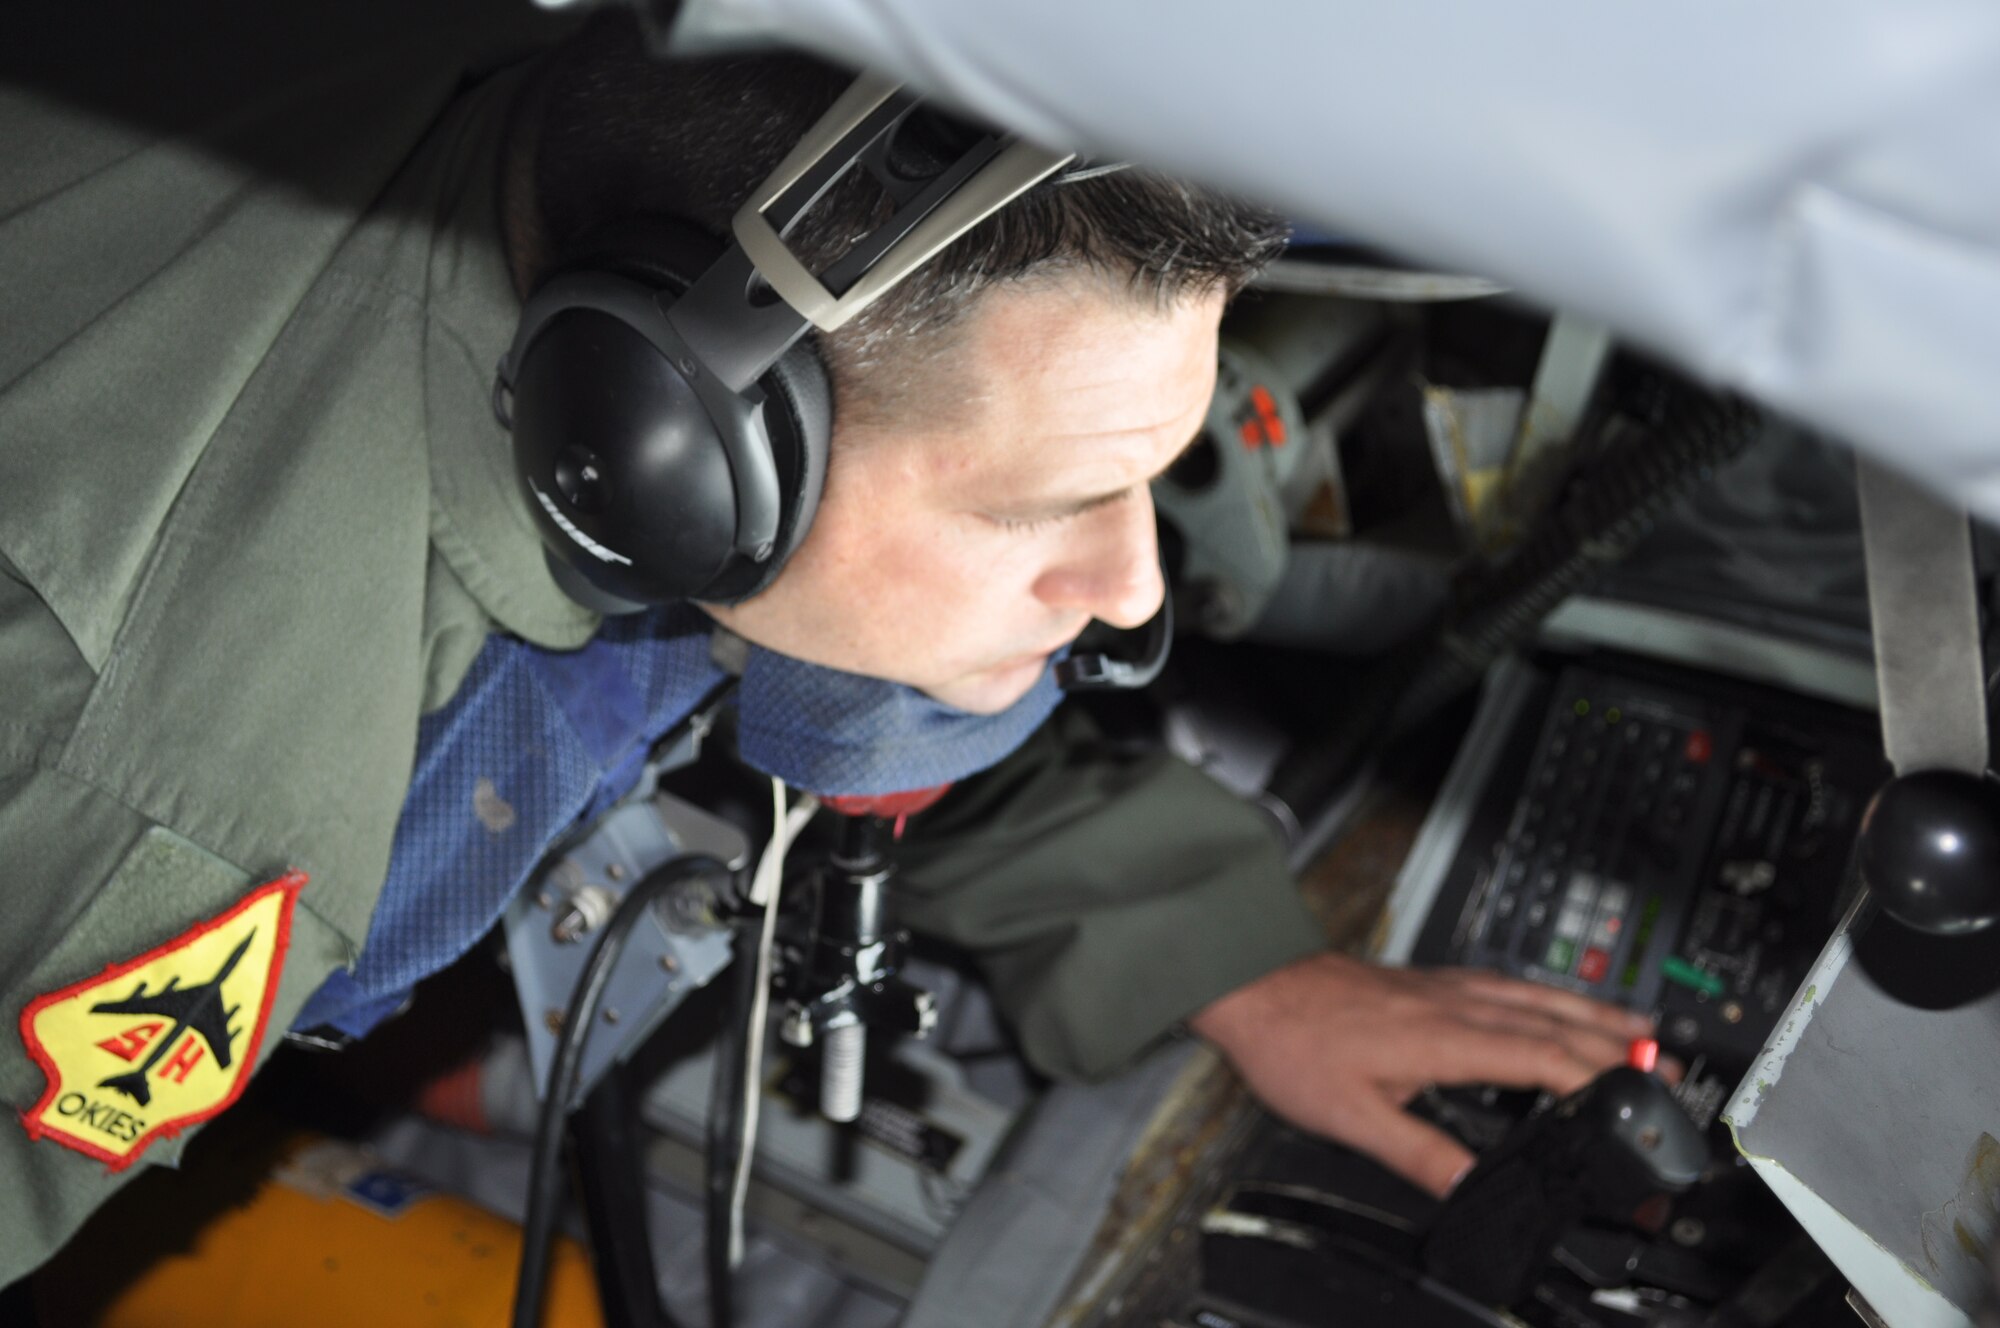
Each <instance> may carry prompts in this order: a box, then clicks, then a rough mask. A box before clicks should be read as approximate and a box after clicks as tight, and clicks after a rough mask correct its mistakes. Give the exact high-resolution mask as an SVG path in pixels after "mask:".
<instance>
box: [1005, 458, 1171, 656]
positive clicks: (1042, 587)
mask: <svg viewBox="0 0 2000 1328" xmlns="http://www.w3.org/2000/svg"><path fill="white" fill-rule="evenodd" d="M1090 517H1092V518H1095V520H1090V519H1086V522H1085V523H1084V528H1083V529H1082V530H1080V531H1079V532H1078V533H1079V535H1080V536H1082V538H1081V540H1080V541H1079V543H1078V545H1077V546H1075V547H1074V548H1073V550H1072V552H1071V555H1070V557H1069V558H1067V559H1066V560H1064V561H1063V562H1062V563H1061V564H1059V565H1058V566H1056V567H1053V568H1051V569H1049V570H1048V571H1047V572H1045V573H1043V574H1042V577H1041V579H1040V581H1039V582H1038V583H1037V585H1036V593H1037V595H1038V597H1039V598H1040V599H1041V600H1042V601H1043V602H1044V603H1046V604H1049V605H1051V606H1053V607H1055V608H1059V609H1064V610H1068V611H1071V612H1077V611H1081V612H1083V613H1086V614H1088V615H1089V616H1091V617H1093V618H1096V619H1098V620H1099V621H1101V622H1106V623H1109V624H1111V625H1112V626H1113V627H1138V626H1140V625H1141V624H1143V623H1145V622H1146V621H1147V620H1148V619H1150V618H1151V617H1152V616H1153V615H1154V614H1155V613H1158V612H1159V610H1160V601H1161V599H1162V598H1164V597H1165V595H1166V582H1165V581H1164V580H1163V579H1162V578H1161V576H1160V544H1159V535H1158V532H1157V531H1156V530H1155V528H1154V524H1153V495H1152V493H1151V491H1150V490H1148V489H1145V488H1141V489H1140V490H1139V491H1138V493H1136V494H1135V495H1133V496H1132V497H1130V498H1127V499H1125V500H1124V501H1123V502H1117V503H1111V504H1108V505H1106V506H1105V507H1101V508H1099V509H1098V510H1097V511H1095V512H1093V513H1091V514H1090Z"/></svg>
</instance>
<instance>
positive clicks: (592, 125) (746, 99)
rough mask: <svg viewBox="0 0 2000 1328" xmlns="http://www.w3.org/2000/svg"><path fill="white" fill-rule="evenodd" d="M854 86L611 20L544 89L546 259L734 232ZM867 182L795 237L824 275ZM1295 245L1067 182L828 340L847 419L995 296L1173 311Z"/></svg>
mask: <svg viewBox="0 0 2000 1328" xmlns="http://www.w3.org/2000/svg"><path fill="white" fill-rule="evenodd" d="M852 78H853V76H852V75H851V74H849V73H846V72H843V71H841V70H839V69H837V68H835V67H833V66H831V65H827V64H824V63H821V62H819V61H817V60H813V59H809V58H806V57H803V56H774V55H760V56H755V57H739V58H720V59H700V60H677V61H672V62H665V61H660V60H657V59H654V58H652V57H649V56H648V55H647V54H646V52H645V50H644V48H643V45H642V43H641V41H640V38H639V36H638V32H637V28H636V25H635V24H634V23H633V22H632V21H631V20H630V18H629V17H628V16H626V15H623V14H606V15H602V16H599V17H598V18H596V19H594V20H593V21H592V22H591V23H590V24H588V25H586V27H585V28H584V29H583V30H582V31H581V32H580V33H579V34H578V35H577V36H576V37H575V38H573V39H572V40H571V41H570V43H568V44H567V45H566V47H565V48H564V49H563V50H562V51H560V52H559V53H557V55H556V57H555V59H554V63H553V65H552V67H551V69H550V70H549V72H548V74H547V78H546V82H545V83H544V85H543V88H542V93H541V95H542V112H541V122H540V127H539V132H538V134H537V145H536V166H535V195H536V200H537V204H538V206H539V208H540V211H541V217H540V222H541V232H542V235H543V239H544V244H545V248H546V250H547V251H548V252H549V253H550V254H552V255H559V254H561V253H563V252H564V251H566V250H569V249H572V248H573V247H575V246H576V245H578V244H581V243H583V242H584V240H585V237H587V236H588V235H589V233H590V232H591V231H593V230H596V229H597V228H599V227H602V226H604V225H606V224H608V223H610V222H613V221H614V220H617V219H620V218H624V217H629V216H633V215H646V214H652V215H674V216H680V217H684V218H687V219H689V220H691V221H693V222H694V223H696V224H697V225H699V226H701V227H703V228H704V229H706V230H709V231H711V232H713V233H714V234H716V235H718V236H723V235H727V234H728V231H729V223H730V219H731V217H732V216H733V215H734V213H735V211H736V209H737V207H738V206H739V205H740V204H741V203H742V200H743V199H744V198H745V197H747V196H748V195H749V193H750V191H751V190H752V189H753V188H755V187H756V186H757V185H758V184H759V183H761V182H762V181H763V179H764V178H765V177H766V176H767V175H769V174H770V172H771V170H772V169H773V168H774V167H775V166H776V165H777V163H778V160H779V158H780V157H782V156H783V155H784V154H785V153H786V152H788V151H789V150H790V149H791V148H792V146H793V145H794V144H795V143H797V142H798V140H799V139H800V138H801V137H802V136H803V135H804V133H805V131H806V129H807V128H808V127H810V126H811V124H812V122H813V121H814V120H816V119H817V118H818V117H819V116H820V115H821V114H822V113H823V112H824V111H825V110H826V108H827V107H828V106H830V105H832V104H833V101H834V99H835V97H837V96H838V95H839V94H840V92H841V90H842V89H843V88H845V87H846V86H847V85H848V83H850V82H851V81H852ZM861 174H862V173H861V172H858V171H857V172H850V173H849V178H848V179H847V180H845V181H843V182H842V185H841V186H838V187H836V188H835V189H834V190H832V191H830V192H829V194H828V196H827V197H826V198H825V199H824V200H822V201H821V203H820V204H819V205H818V206H816V207H815V208H813V209H812V210H811V211H809V212H808V213H807V215H806V216H805V217H804V218H802V219H801V221H800V222H799V224H798V225H797V226H796V227H795V228H794V230H793V231H792V233H791V234H789V235H788V237H787V239H788V240H789V242H790V243H791V244H792V246H793V247H794V249H796V250H797V251H798V252H799V254H800V257H801V258H802V259H804V261H805V262H806V264H807V265H808V266H809V267H813V268H814V269H815V270H818V269H820V268H822V267H824V266H825V265H826V264H827V263H828V262H830V261H831V260H832V259H834V258H836V257H838V256H839V255H840V254H841V253H843V252H845V250H846V248H847V247H848V245H849V244H850V243H851V242H852V241H853V240H854V239H855V238H857V237H859V236H860V235H863V234H865V233H867V231H869V230H870V229H872V227H873V226H874V225H875V224H876V220H877V217H878V215H879V209H880V208H881V206H882V200H881V199H880V197H879V195H878V194H877V193H876V191H875V190H874V189H873V188H872V187H871V186H870V185H869V184H868V182H867V181H866V180H865V179H863V178H861ZM1284 237H1285V227H1284V225H1283V223H1282V222H1281V221H1280V220H1279V219H1278V218H1277V217H1276V216H1275V215H1273V214H1272V213H1270V212H1268V211H1266V210H1264V209H1262V208H1259V207H1255V206H1252V205H1250V204H1248V203H1245V202H1243V201H1242V200H1239V199H1236V198H1232V197H1230V196H1228V195H1225V194H1222V193H1218V192H1216V191H1214V190H1210V189H1205V188H1201V187H1198V186H1195V185H1191V184H1188V183H1185V182H1183V181H1179V180H1175V179H1170V178H1168V177H1165V176H1162V175H1157V174H1154V173H1151V172H1147V171H1141V170H1122V171H1115V172H1110V173H1105V174H1096V175H1090V176H1088V177H1087V178H1077V179H1063V178H1062V177H1060V176H1059V177H1058V178H1057V179H1053V180H1050V181H1047V182H1044V183H1043V184H1041V185H1039V186H1037V187H1036V188H1035V189H1032V190H1030V191H1029V192H1028V193H1027V194H1025V195H1023V196H1022V197H1021V198H1019V199H1017V200H1015V201H1014V202H1013V203H1011V204H1009V205H1008V206H1007V207H1006V208H1005V209H1004V210H1002V211H1001V212H1000V213H999V214H997V215H996V216H994V217H991V218H988V219H987V220H986V221H985V222H983V223H982V224H981V225H979V226H978V227H977V228H975V229H974V230H973V231H971V232H970V233H968V234H967V235H965V236H963V237H961V238H960V239H959V240H958V241H956V242H955V243H953V244H952V245H950V246H949V247H948V248H946V249H945V250H944V251H943V252H942V253H940V254H939V255H937V256H936V257H935V258H933V259H932V260H931V261H930V262H929V263H927V264H925V265H924V267H923V268H922V269H920V270H919V271H918V272H916V273H915V274H913V275H912V276H910V277H908V278H906V279H905V280H904V281H903V282H901V283H900V284H899V285H898V286H897V287H896V288H895V289H894V290H892V291H891V292H890V293H889V294H888V295H887V296H885V297H883V299H881V300H880V301H879V302H877V303H876V304H875V305H873V306H872V307H870V308H869V309H867V310H866V311H864V312H863V313H862V314H861V315H860V316H858V317H857V318H855V319H854V320H853V321H852V322H850V323H849V324H848V325H847V326H846V327H843V328H842V329H841V330H840V331H838V332H836V333H833V334H831V335H822V334H815V335H818V336H819V341H820V348H821V351H822V353H823V354H824V356H825V358H826V360H827V362H828V365H829V367H830V369H831V370H832V373H833V378H834V388H835V392H836V395H837V398H838V400H839V403H840V408H841V409H842V410H845V411H851V410H857V409H866V410H868V411H869V412H870V413H871V414H888V413H891V412H894V411H896V410H897V409H898V407H899V406H901V405H902V404H904V403H906V402H908V401H909V399H910V397H911V395H912V388H913V385H914V384H916V383H917V382H918V381H919V379H920V378H922V379H930V378H932V377H934V376H935V375H934V370H935V364H936V360H937V357H938V356H939V355H940V354H941V353H942V352H943V351H944V350H946V349H948V348H949V346H950V344H951V342H952V332H953V330H954V325H955V324H956V323H957V322H958V320H959V319H960V317H961V316H962V315H963V314H964V313H965V312H966V311H968V310H969V309H970V308H971V307H972V306H973V305H974V303H975V302H976V300H977V298H978V296H979V295H980V294H981V293H982V292H984V291H986V290H989V289H991V288H993V287H996V286H999V285H1001V284H1003V283H1008V282H1016V281H1023V280H1026V279H1030V278H1036V277H1043V276H1051V277H1053V276H1060V275H1062V274H1065V273H1085V274H1090V275H1093V276H1096V277H1099V278H1104V279H1109V281H1110V282H1111V283H1113V284H1114V285H1116V286H1119V287H1122V288H1123V289H1125V290H1127V291H1129V292H1130V293H1131V294H1132V295H1133V296H1134V297H1135V298H1136V299H1138V300H1140V301H1144V302H1149V303H1151V304H1153V305H1155V306H1159V307H1165V306H1166V305H1168V304H1170V303H1172V302H1174V301H1177V300H1180V299H1184V298H1188V297H1193V296H1200V295H1204V294H1206V293H1208V292H1210V291H1213V290H1216V289H1221V290H1224V291H1225V292H1227V293H1229V294H1234V293H1235V292H1236V291H1237V290H1238V289H1240V288H1241V287H1242V286H1243V284H1244V283H1245V282H1247V281H1248V280H1249V279H1250V277H1252V276H1253V275H1255V273H1256V272H1257V271H1258V270H1259V269H1260V268H1262V267H1263V266H1264V264H1266V263H1268V262H1269V261H1270V260H1271V259H1272V258H1273V257H1275V256H1276V254H1277V253H1278V251H1279V250H1280V249H1281V248H1282V247H1283V245H1284ZM926 404H927V405H928V406H931V407H932V408H933V409H932V412H931V413H934V408H935V404H936V403H934V402H933V403H926Z"/></svg>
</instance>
